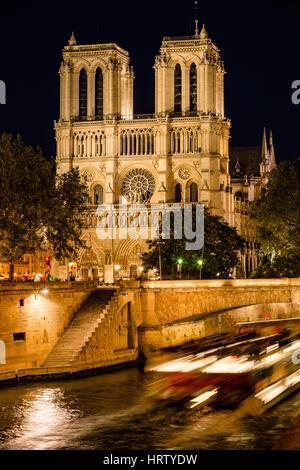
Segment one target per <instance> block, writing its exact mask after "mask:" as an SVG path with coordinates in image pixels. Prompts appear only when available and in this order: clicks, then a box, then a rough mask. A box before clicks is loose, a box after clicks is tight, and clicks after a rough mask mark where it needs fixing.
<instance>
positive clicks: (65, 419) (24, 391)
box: [0, 369, 300, 450]
mask: <svg viewBox="0 0 300 470" xmlns="http://www.w3.org/2000/svg"><path fill="white" fill-rule="evenodd" d="M152 380H153V375H152V374H143V373H142V372H140V371H139V370H137V369H128V370H124V371H118V372H114V373H110V374H105V375H99V376H96V377H89V378H84V379H77V380H72V381H59V382H51V383H47V384H46V383H35V384H30V385H20V386H19V387H10V388H6V389H0V411H1V413H0V449H120V448H123V449H124V448H127V449H168V450H171V449H174V450H177V449H178V450H179V449H210V450H214V449H270V448H272V446H273V445H274V444H275V442H276V441H277V440H278V438H279V437H280V435H281V434H282V432H283V431H284V430H285V429H286V428H287V427H288V426H289V424H290V423H291V420H292V419H293V418H294V417H296V416H297V414H298V413H299V409H300V393H297V394H295V395H293V396H291V397H290V398H288V399H287V400H286V401H284V402H282V403H281V404H280V405H278V406H277V407H274V408H273V409H272V410H270V411H268V412H267V413H266V414H264V415H262V416H260V417H256V418H253V417H245V415H243V414H242V413H241V412H240V411H239V410H238V409H237V410H233V411H230V410H220V411H214V412H211V413H207V414H203V413H201V412H199V411H187V410H183V409H182V408H181V407H180V406H178V407H174V406H173V407H160V408H157V407H155V406H154V404H153V403H152V402H151V400H150V399H149V398H148V396H147V392H148V390H149V384H150V382H151V381H152Z"/></svg>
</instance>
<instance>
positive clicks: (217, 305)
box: [124, 278, 300, 352]
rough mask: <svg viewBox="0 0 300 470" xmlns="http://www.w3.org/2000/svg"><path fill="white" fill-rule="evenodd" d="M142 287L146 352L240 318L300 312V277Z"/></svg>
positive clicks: (142, 332)
mask: <svg viewBox="0 0 300 470" xmlns="http://www.w3.org/2000/svg"><path fill="white" fill-rule="evenodd" d="M124 287H125V285H124ZM139 291H140V299H141V300H140V305H141V309H142V312H141V317H142V324H141V325H140V327H139V347H140V349H141V350H142V351H143V352H147V351H148V350H149V349H152V350H153V349H157V348H161V347H166V346H170V345H177V344H181V343H184V342H187V341H191V340H194V339H197V338H200V337H204V336H207V335H210V334H215V333H218V332H227V331H230V330H232V329H233V328H234V325H235V324H236V323H237V322H241V321H257V320H261V319H264V318H269V319H273V318H276V319H277V318H289V317H297V316H300V279H288V278H282V279H239V280H201V281H200V280H199V281H155V282H151V281H145V282H142V283H141V285H140V289H139Z"/></svg>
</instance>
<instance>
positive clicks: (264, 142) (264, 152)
mask: <svg viewBox="0 0 300 470" xmlns="http://www.w3.org/2000/svg"><path fill="white" fill-rule="evenodd" d="M267 157H268V146H267V135H266V127H264V133H263V140H262V147H261V160H262V162H264V161H265V159H266V158H267Z"/></svg>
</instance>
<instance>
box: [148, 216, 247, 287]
mask: <svg viewBox="0 0 300 470" xmlns="http://www.w3.org/2000/svg"><path fill="white" fill-rule="evenodd" d="M185 243H186V239H184V238H182V239H181V240H174V230H171V237H170V239H169V240H164V239H162V238H161V239H160V240H159V239H158V240H148V241H147V244H148V246H149V251H148V252H146V253H144V254H143V255H142V263H143V266H144V268H145V269H146V270H147V269H153V268H155V267H156V268H158V266H159V249H160V252H161V262H162V271H163V275H168V276H172V277H175V276H176V269H177V268H176V267H177V264H178V260H179V259H182V276H183V277H189V278H199V275H200V265H199V260H202V261H203V264H202V268H201V271H202V272H201V275H202V278H204V279H212V278H215V277H216V276H218V277H220V278H228V277H229V276H230V274H231V273H232V270H233V269H234V267H235V266H236V265H237V263H238V261H239V252H241V251H242V249H243V245H244V241H243V239H242V238H241V237H240V236H239V235H238V233H237V231H236V229H235V228H233V227H230V226H229V225H228V224H227V223H226V222H225V221H224V220H223V219H222V217H219V216H214V215H211V214H210V212H209V210H208V209H206V208H205V211H204V247H203V248H202V249H201V250H186V247H185Z"/></svg>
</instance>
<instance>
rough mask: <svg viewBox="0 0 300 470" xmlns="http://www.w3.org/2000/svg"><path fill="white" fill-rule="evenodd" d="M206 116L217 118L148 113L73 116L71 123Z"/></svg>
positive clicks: (198, 112)
mask: <svg viewBox="0 0 300 470" xmlns="http://www.w3.org/2000/svg"><path fill="white" fill-rule="evenodd" d="M205 116H217V114H215V113H212V112H208V113H205V112H200V111H180V112H174V111H170V112H166V111H164V112H161V113H148V114H134V115H133V116H132V117H128V116H126V115H121V114H117V113H116V114H103V115H92V116H71V117H70V121H71V122H87V121H111V120H118V121H132V120H138V119H159V118H164V119H166V118H184V117H205Z"/></svg>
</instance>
